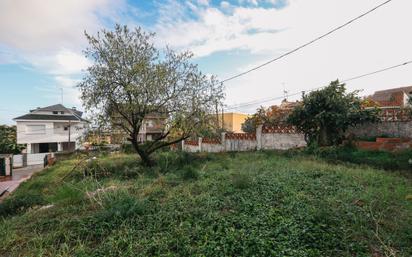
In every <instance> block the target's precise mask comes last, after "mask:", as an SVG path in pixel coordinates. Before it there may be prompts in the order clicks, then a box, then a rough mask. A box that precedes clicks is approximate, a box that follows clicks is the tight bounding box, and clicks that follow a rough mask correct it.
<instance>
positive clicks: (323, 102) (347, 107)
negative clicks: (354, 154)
mask: <svg viewBox="0 0 412 257" xmlns="http://www.w3.org/2000/svg"><path fill="white" fill-rule="evenodd" d="M357 94H358V91H355V92H351V93H346V88H345V84H341V83H339V81H338V80H336V81H333V82H331V83H330V85H329V86H327V87H325V88H324V89H321V90H317V91H313V92H311V93H309V94H308V95H303V101H302V104H301V105H299V106H298V107H296V108H295V109H294V111H293V112H292V113H291V114H290V115H289V117H288V122H289V123H290V124H292V125H294V126H296V128H297V129H298V130H299V131H301V132H303V133H304V134H305V137H306V140H307V141H308V143H310V144H311V143H317V144H318V145H319V146H329V145H337V144H339V143H341V142H342V139H343V137H344V133H345V131H346V130H347V129H348V128H349V127H351V126H355V125H357V124H360V123H363V122H368V121H372V122H373V121H378V109H377V108H367V109H366V108H364V107H363V106H362V100H361V99H360V98H359V97H358V96H357Z"/></svg>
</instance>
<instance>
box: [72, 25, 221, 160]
mask: <svg viewBox="0 0 412 257" xmlns="http://www.w3.org/2000/svg"><path fill="white" fill-rule="evenodd" d="M153 36H154V35H153V34H148V33H145V32H144V31H142V29H141V28H136V29H134V30H129V29H128V28H127V27H126V26H119V25H117V26H116V28H115V30H114V31H106V30H103V31H101V32H100V33H98V34H97V36H91V35H89V34H87V33H86V37H87V39H88V41H89V45H90V46H89V48H87V50H86V51H85V53H86V57H88V58H90V59H91V60H92V61H93V62H94V64H93V65H92V66H91V67H89V68H88V70H87V71H88V73H87V75H86V76H85V78H84V79H83V81H82V82H81V83H80V84H79V85H78V87H79V88H80V91H81V99H82V100H83V104H84V105H85V107H86V109H88V110H93V111H94V112H95V113H96V115H95V117H96V118H98V119H97V122H98V124H100V125H102V126H107V125H110V126H112V127H115V128H120V129H121V130H122V131H123V132H124V133H126V135H127V138H128V140H129V141H130V142H131V144H132V145H133V148H134V149H135V150H136V152H137V153H138V154H139V155H140V157H141V159H142V161H143V163H144V164H146V165H152V164H153V163H154V162H153V160H152V158H151V157H150V155H151V154H152V153H153V152H155V151H156V150H158V149H160V148H162V147H166V146H169V145H172V144H175V143H178V142H180V141H181V140H184V139H186V138H188V137H189V136H191V135H193V134H196V132H197V131H200V130H202V129H203V128H204V127H205V126H208V125H209V124H210V123H211V121H210V120H209V119H210V118H212V117H211V115H209V114H210V113H212V112H213V110H214V107H215V106H216V104H221V101H222V99H223V89H222V86H221V85H220V84H219V83H216V81H215V79H214V78H213V77H212V78H208V77H207V76H205V75H204V74H202V73H201V72H200V71H199V69H198V68H197V65H195V64H192V63H190V59H191V57H192V54H191V53H190V52H184V53H176V52H174V51H172V50H171V49H166V50H165V51H160V50H158V49H156V48H155V47H154V46H153V43H152V38H153ZM149 114H154V115H158V116H159V117H162V119H163V120H164V121H163V122H162V128H163V131H162V133H161V135H160V136H159V137H156V138H154V139H153V141H150V142H147V143H146V144H142V143H141V142H139V138H138V135H139V131H141V129H142V128H143V125H144V124H143V122H144V119H145V117H146V116H147V115H149Z"/></svg>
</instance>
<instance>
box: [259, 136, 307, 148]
mask: <svg viewBox="0 0 412 257" xmlns="http://www.w3.org/2000/svg"><path fill="white" fill-rule="evenodd" d="M303 146H306V141H305V136H304V135H303V134H295V133H293V134H282V133H263V134H262V149H272V150H273V149H279V150H287V149H290V148H297V147H303Z"/></svg>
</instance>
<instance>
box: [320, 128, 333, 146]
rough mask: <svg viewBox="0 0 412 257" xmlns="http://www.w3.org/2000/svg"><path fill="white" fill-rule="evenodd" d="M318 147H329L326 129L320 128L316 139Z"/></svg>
mask: <svg viewBox="0 0 412 257" xmlns="http://www.w3.org/2000/svg"><path fill="white" fill-rule="evenodd" d="M318 145H319V146H329V145H330V138H329V134H328V128H326V127H321V128H320V131H319V137H318Z"/></svg>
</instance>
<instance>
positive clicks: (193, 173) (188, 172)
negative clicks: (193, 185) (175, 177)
mask: <svg viewBox="0 0 412 257" xmlns="http://www.w3.org/2000/svg"><path fill="white" fill-rule="evenodd" d="M182 177H183V179H185V180H196V179H198V178H199V177H200V174H199V172H198V171H197V170H196V169H195V168H193V167H192V166H186V167H185V168H184V169H183V170H182Z"/></svg>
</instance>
